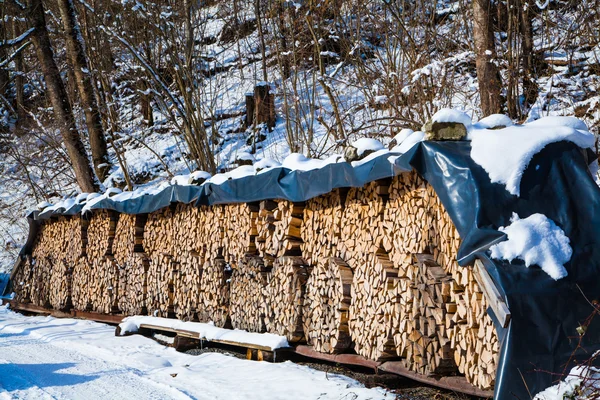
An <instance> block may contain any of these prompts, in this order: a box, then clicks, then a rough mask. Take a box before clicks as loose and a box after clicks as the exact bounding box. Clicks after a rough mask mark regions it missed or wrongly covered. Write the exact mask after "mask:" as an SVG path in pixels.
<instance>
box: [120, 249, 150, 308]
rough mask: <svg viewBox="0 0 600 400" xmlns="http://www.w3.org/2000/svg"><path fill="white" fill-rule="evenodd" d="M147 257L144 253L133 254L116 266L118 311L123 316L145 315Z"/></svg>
mask: <svg viewBox="0 0 600 400" xmlns="http://www.w3.org/2000/svg"><path fill="white" fill-rule="evenodd" d="M149 264H150V263H149V261H148V257H146V255H145V254H144V253H134V254H132V255H131V256H130V257H128V258H127V261H126V262H125V264H117V267H118V273H119V292H118V306H119V310H120V311H121V312H122V313H123V314H125V315H146V314H148V309H147V307H146V290H147V289H146V287H147V281H146V279H147V277H146V272H147V271H148V268H149Z"/></svg>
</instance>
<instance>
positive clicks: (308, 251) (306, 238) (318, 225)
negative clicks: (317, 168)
mask: <svg viewBox="0 0 600 400" xmlns="http://www.w3.org/2000/svg"><path fill="white" fill-rule="evenodd" d="M345 196H346V191H345V190H343V189H335V190H334V191H332V192H330V193H327V194H324V195H323V196H319V197H315V198H312V199H310V200H308V201H307V202H306V209H305V210H304V223H303V224H302V229H301V233H302V241H303V243H302V256H303V257H304V259H305V260H306V262H307V263H308V264H310V265H317V264H319V263H321V264H322V265H321V266H322V267H325V266H326V265H328V264H329V258H330V257H335V256H336V255H337V246H338V244H339V241H340V236H341V233H342V213H343V205H344V202H345Z"/></svg>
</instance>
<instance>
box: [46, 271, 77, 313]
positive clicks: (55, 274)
mask: <svg viewBox="0 0 600 400" xmlns="http://www.w3.org/2000/svg"><path fill="white" fill-rule="evenodd" d="M48 262H49V264H50V267H51V272H50V277H49V278H50V290H49V293H48V295H49V301H50V305H51V306H52V308H54V309H55V310H61V311H66V310H68V309H69V308H70V307H71V305H72V302H71V283H72V282H71V281H72V277H73V267H71V266H69V265H68V264H67V262H66V261H65V260H64V259H62V260H57V261H55V262H52V261H50V259H48ZM47 278H48V277H46V279H47Z"/></svg>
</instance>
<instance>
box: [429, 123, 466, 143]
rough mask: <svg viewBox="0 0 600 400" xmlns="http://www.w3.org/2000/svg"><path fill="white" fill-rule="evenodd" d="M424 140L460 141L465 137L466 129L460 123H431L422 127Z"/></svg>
mask: <svg viewBox="0 0 600 400" xmlns="http://www.w3.org/2000/svg"><path fill="white" fill-rule="evenodd" d="M422 129H423V132H425V140H462V139H464V138H465V137H466V136H467V128H466V127H465V126H464V125H463V124H461V123H460V122H433V121H429V122H427V123H426V124H425V125H423V128H422Z"/></svg>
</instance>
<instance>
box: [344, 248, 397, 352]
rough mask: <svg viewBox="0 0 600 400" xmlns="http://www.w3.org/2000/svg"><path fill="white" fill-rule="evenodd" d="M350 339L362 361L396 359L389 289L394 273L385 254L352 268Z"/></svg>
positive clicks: (393, 306)
mask: <svg viewBox="0 0 600 400" xmlns="http://www.w3.org/2000/svg"><path fill="white" fill-rule="evenodd" d="M353 270H354V279H353V280H352V304H351V306H350V320H349V323H348V325H349V327H350V336H351V338H352V340H353V341H354V350H355V351H356V352H357V353H358V354H360V355H362V356H363V357H366V358H369V359H371V360H376V361H381V360H385V359H391V358H394V357H397V355H396V351H395V346H394V336H393V333H392V317H393V314H394V313H395V312H396V305H397V304H398V303H399V296H398V295H397V292H394V291H393V290H391V289H392V285H393V282H392V280H393V279H395V278H396V279H397V278H398V272H397V270H396V269H395V268H394V267H393V264H392V262H391V261H390V260H389V256H388V255H387V254H386V253H384V252H383V253H379V254H375V255H373V254H370V255H368V256H367V257H366V261H365V262H364V263H361V264H359V265H358V266H357V268H354V269H353Z"/></svg>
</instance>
